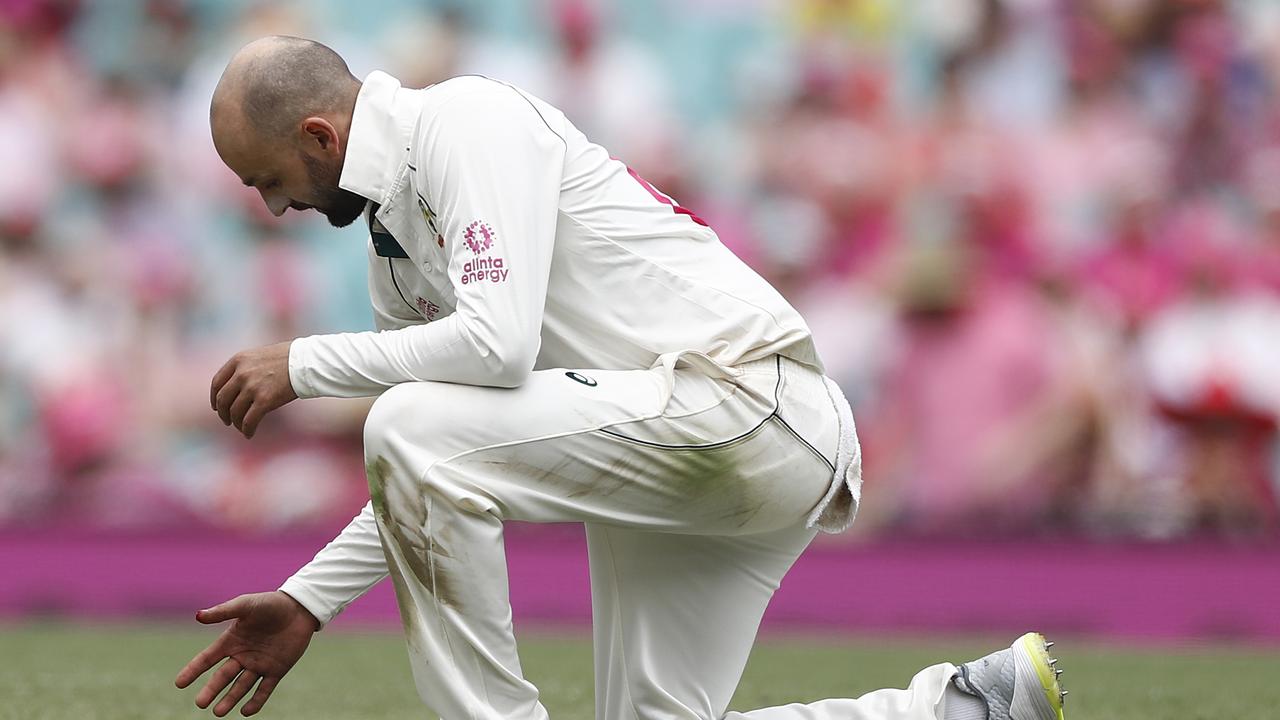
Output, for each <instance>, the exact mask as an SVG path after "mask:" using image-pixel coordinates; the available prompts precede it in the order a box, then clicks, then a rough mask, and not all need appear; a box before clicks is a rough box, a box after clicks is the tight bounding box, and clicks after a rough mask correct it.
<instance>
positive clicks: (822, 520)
mask: <svg viewBox="0 0 1280 720" xmlns="http://www.w3.org/2000/svg"><path fill="white" fill-rule="evenodd" d="M823 380H825V381H826V383H827V394H828V395H830V396H831V403H832V404H833V405H835V406H836V415H837V417H839V419H840V443H839V445H837V446H836V471H835V475H834V476H833V477H832V479H831V488H830V489H829V490H827V494H826V496H825V497H823V498H822V501H821V502H819V503H818V505H817V507H815V508H814V509H813V512H811V513H810V514H809V518H808V521H807V523H806V525H807V526H808V527H811V528H817V529H819V530H821V531H823V532H827V533H839V532H844V531H845V530H848V529H849V527H850V526H851V525H853V519H854V518H855V517H856V516H857V515H858V502H859V501H860V500H861V499H862V446H861V445H859V444H858V431H857V428H855V427H854V425H853V410H851V409H850V408H849V401H848V400H846V399H845V397H844V392H842V391H841V390H840V386H839V385H836V383H835V381H833V380H832V379H831V378H823Z"/></svg>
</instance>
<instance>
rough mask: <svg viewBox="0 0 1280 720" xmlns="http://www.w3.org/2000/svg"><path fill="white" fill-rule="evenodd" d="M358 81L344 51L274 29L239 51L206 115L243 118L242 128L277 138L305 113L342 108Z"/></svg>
mask: <svg viewBox="0 0 1280 720" xmlns="http://www.w3.org/2000/svg"><path fill="white" fill-rule="evenodd" d="M359 92H360V81H359V80H357V79H356V78H355V76H354V75H352V74H351V71H350V70H349V69H348V68H347V63H346V61H344V60H343V59H342V56H341V55H339V54H338V53H336V52H334V51H333V50H332V49H331V48H330V47H328V46H327V45H322V44H321V43H318V42H316V41H314V40H307V39H305V38H296V37H288V36H284V35H272V36H269V37H265V38H261V39H259V40H254V41H253V42H251V43H249V44H248V45H246V46H244V47H243V48H241V49H240V51H239V52H237V53H236V54H235V55H234V56H233V57H232V58H231V61H230V62H229V63H227V68H226V70H224V71H223V73H222V78H221V79H220V80H219V81H218V87H217V89H216V90H214V92H213V102H212V104H211V106H210V109H209V114H210V120H211V121H212V123H213V125H214V128H215V130H214V132H215V134H216V133H217V128H218V125H219V124H220V121H229V122H231V123H233V124H234V123H237V122H238V123H243V125H241V127H240V129H242V130H250V131H253V132H256V133H260V134H262V135H265V136H268V137H274V138H279V137H280V136H281V134H283V133H287V132H289V131H290V130H292V129H293V128H294V127H295V126H296V125H297V123H298V122H300V121H301V120H302V119H303V118H306V117H308V116H311V115H329V114H335V113H341V112H342V111H346V112H347V113H348V114H349V113H350V111H351V108H352V107H353V106H354V105H355V101H356V95H357V94H358V93H359Z"/></svg>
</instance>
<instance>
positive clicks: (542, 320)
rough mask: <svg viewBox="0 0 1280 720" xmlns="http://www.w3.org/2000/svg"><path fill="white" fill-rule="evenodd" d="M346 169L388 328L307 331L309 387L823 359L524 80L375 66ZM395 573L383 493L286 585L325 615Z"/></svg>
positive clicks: (712, 247)
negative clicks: (363, 202) (425, 76)
mask: <svg viewBox="0 0 1280 720" xmlns="http://www.w3.org/2000/svg"><path fill="white" fill-rule="evenodd" d="M338 184H339V185H340V186H341V187H342V188H343V189H345V190H349V191H351V192H354V193H357V194H359V195H361V196H363V197H365V198H368V199H369V201H370V206H369V209H368V211H367V212H366V221H368V222H369V225H370V240H369V247H368V253H369V294H370V297H371V299H372V302H373V312H374V320H375V325H376V327H377V328H378V331H377V332H362V333H341V334H334V335H315V336H312V337H307V338H300V339H298V340H295V341H294V342H293V345H292V346H291V348H290V351H289V378H290V381H291V382H292V383H293V388H294V390H295V391H296V392H297V393H298V395H299V396H300V397H317V396H337V397H354V396H362V395H376V394H379V393H381V392H382V391H383V390H385V389H387V388H389V387H391V386H392V385H395V384H397V383H402V382H410V381H417V380H436V381H448V382H455V383H466V384H473V385H490V386H502V387H511V386H516V385H519V384H521V383H522V382H523V381H524V379H525V378H526V377H527V376H528V374H529V373H530V372H531V371H532V370H534V369H543V368H555V367H563V368H582V369H601V370H628V369H635V370H640V369H647V368H650V367H653V366H655V365H656V364H657V363H658V361H659V357H661V356H668V357H669V356H670V355H671V354H673V353H683V352H694V353H700V354H703V355H705V356H707V357H708V358H710V359H711V360H712V361H714V362H715V363H717V364H719V365H721V366H733V365H737V364H739V363H743V362H749V361H751V360H757V359H761V358H766V357H769V356H770V355H773V354H775V353H777V354H781V355H784V356H786V357H789V358H792V359H794V360H796V361H798V362H801V363H804V364H806V365H810V366H812V367H814V368H816V369H818V370H819V371H821V369H822V367H821V364H820V362H819V360H818V356H817V353H816V351H815V350H814V346H813V342H812V340H811V338H810V334H809V328H808V327H807V326H806V325H805V323H804V321H803V320H801V318H800V315H799V314H798V313H797V312H796V311H795V310H794V309H793V308H792V307H791V306H790V305H789V304H787V302H786V301H785V300H784V299H783V298H782V296H781V295H779V294H778V292H777V291H776V290H774V289H773V288H772V287H771V286H770V285H769V284H768V283H767V282H765V281H764V279H762V278H761V277H760V276H759V275H757V274H756V273H755V272H754V271H752V270H751V269H750V268H749V267H747V266H746V264H744V263H743V262H742V261H741V260H739V259H738V258H737V257H736V256H734V255H733V253H731V252H729V250H728V249H727V248H725V247H724V245H722V244H721V243H720V241H719V239H718V238H717V237H716V235H715V233H714V232H712V230H711V229H710V228H709V227H707V226H706V224H705V223H703V222H702V221H701V220H700V219H698V218H697V217H696V216H695V215H693V214H692V213H691V212H690V211H688V210H686V209H684V208H682V207H680V206H679V205H678V204H677V203H676V202H675V201H674V200H672V199H671V198H669V197H667V196H666V195H663V194H662V193H661V192H659V191H658V190H656V189H655V188H653V187H652V186H651V185H649V184H648V183H647V182H645V181H644V180H643V179H641V178H640V177H639V176H638V175H636V174H635V173H633V172H632V171H630V170H629V169H628V168H627V166H626V165H624V164H623V163H622V162H621V161H618V160H614V159H612V158H610V157H609V154H608V152H606V151H605V149H604V148H602V147H600V146H599V145H595V144H593V143H591V142H590V141H589V140H587V138H586V137H585V136H583V134H582V133H581V132H579V131H578V129H577V128H575V127H574V126H573V125H572V124H571V123H570V122H569V121H568V120H566V119H565V117H564V115H563V113H561V112H560V111H559V110H556V109H555V108H553V107H551V106H550V105H548V104H546V103H544V102H542V101H541V100H538V99H537V98H535V97H532V96H530V95H528V94H527V93H524V92H522V91H520V90H517V89H516V88H513V87H511V86H510V85H507V84H504V83H501V82H497V81H494V80H490V79H488V78H483V77H478V76H468V77H460V78H455V79H452V80H449V81H447V82H443V83H440V84H438V85H433V86H431V87H429V88H426V89H423V90H410V89H405V88H402V87H400V83H399V82H398V81H396V80H395V79H394V78H392V77H391V76H389V75H386V74H384V73H380V72H375V73H372V74H371V75H369V77H368V78H367V79H366V80H365V82H364V85H363V86H362V87H361V89H360V94H359V97H358V98H357V100H356V107H355V114H354V116H353V118H352V123H351V132H350V137H349V139H348V144H347V153H346V161H345V164H344V167H343V170H342V176H341V178H340V180H339V183H338ZM841 401H843V399H841ZM848 427H849V428H850V431H849V432H850V433H852V422H851V421H850V422H849V423H848ZM846 465H847V463H846ZM836 487H837V486H836V484H833V488H836ZM833 494H834V490H833ZM825 503H826V501H824V505H825ZM386 573H387V567H386V561H385V558H384V556H383V552H382V548H381V544H380V542H379V539H378V530H377V526H376V523H375V521H374V517H373V512H372V509H371V507H370V506H369V505H366V506H365V508H364V511H363V512H361V514H360V515H358V516H357V517H356V518H355V519H354V520H352V522H351V524H350V525H348V526H347V528H346V530H344V531H343V532H342V534H341V535H339V536H338V537H337V538H336V539H334V541H333V542H331V543H330V544H329V545H328V546H326V547H325V548H324V549H323V550H322V551H321V552H320V553H319V554H318V555H317V556H316V558H315V560H313V561H312V562H311V563H309V564H308V565H307V566H306V567H304V568H302V569H301V570H299V571H298V573H296V574H295V575H294V576H293V577H291V578H289V580H287V581H286V582H285V583H284V585H283V586H281V589H282V590H284V591H285V592H287V593H289V594H290V595H291V596H293V597H294V598H296V599H297V600H298V601H299V602H300V603H302V604H303V605H304V606H305V607H306V608H307V609H308V610H309V611H310V612H311V613H312V614H313V615H315V616H316V618H317V619H319V620H320V622H321V623H322V624H323V623H327V622H328V621H329V620H330V619H332V618H333V617H334V616H335V615H336V614H337V613H338V612H340V611H341V609H342V608H343V607H345V606H346V605H347V603H349V602H351V601H352V600H354V599H355V598H357V597H359V596H360V595H361V594H363V593H364V592H365V591H366V590H368V589H369V587H371V586H372V585H373V584H374V583H376V582H377V581H378V580H380V579H382V578H383V577H385V576H386Z"/></svg>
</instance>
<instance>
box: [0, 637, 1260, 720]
mask: <svg viewBox="0 0 1280 720" xmlns="http://www.w3.org/2000/svg"><path fill="white" fill-rule="evenodd" d="M212 636H213V631H209V630H204V629H201V628H192V629H187V628H180V627H175V626H173V625H127V626H121V625H107V626H99V625H64V624H36V625H0V718H4V719H5V720H8V719H9V718H13V719H15V720H17V719H19V718H21V719H22V720H33V719H43V718H51V719H56V720H62V719H63V718H67V719H74V720H117V719H120V720H123V719H125V718H129V719H131V720H132V719H142V718H166V719H168V718H196V717H212V715H211V714H209V713H206V712H202V711H200V710H198V709H196V708H195V707H194V706H193V705H192V698H193V697H194V696H195V691H196V689H197V687H192V688H189V689H187V690H185V691H180V690H177V689H175V688H174V687H173V676H174V675H175V674H176V673H177V670H178V668H180V667H181V666H182V665H183V663H185V662H186V661H187V659H188V658H190V656H191V655H193V654H194V653H195V652H197V651H198V650H199V649H200V648H202V647H203V646H204V645H205V643H206V642H208V640H209V639H210V638H211V637H212ZM1057 640H1058V646H1057V647H1056V648H1055V652H1057V654H1058V655H1059V657H1060V659H1061V662H1060V666H1061V667H1065V668H1066V674H1065V675H1064V676H1063V680H1064V681H1065V684H1066V687H1067V688H1068V689H1069V690H1070V691H1071V695H1070V698H1069V700H1068V704H1067V717H1068V718H1101V719H1106V720H1150V719H1151V718H1162V719H1178V720H1181V719H1184V718H1185V719H1187V720H1191V719H1194V718H1203V719H1204V720H1224V719H1236V718H1240V719H1244V718H1251V719H1252V718H1280V682H1277V680H1276V674H1277V671H1280V649H1272V650H1261V649H1248V648H1237V647H1223V646H1214V647H1196V648H1177V649H1173V648H1147V649H1133V648H1121V647H1120V646H1115V645H1098V644H1094V643H1083V642H1073V641H1071V640H1069V639H1062V638H1058V639H1057ZM521 641H522V657H523V660H524V665H525V668H526V672H527V674H528V675H529V677H530V678H531V679H532V680H533V681H534V682H536V683H537V684H538V685H539V687H541V688H542V692H543V699H544V702H545V704H546V706H547V708H548V710H549V711H550V713H551V716H552V717H553V718H556V719H557V720H561V719H565V720H567V719H570V718H573V719H576V718H584V719H585V718H591V715H592V712H591V709H592V700H591V655H590V653H591V650H590V642H589V639H588V638H587V636H586V635H585V634H583V633H581V632H566V633H550V632H545V631H544V632H528V633H522V640H521ZM1004 642H1007V641H1005V640H1003V639H999V640H995V639H967V640H951V639H949V640H944V641H938V642H930V641H926V640H922V639H919V638H914V639H904V640H896V639H886V638H877V639H866V638H860V639H859V638H852V639H847V640H831V639H823V640H815V639H801V638H797V637H786V638H783V637H776V636H775V637H767V638H765V639H764V640H762V641H761V643H760V644H759V645H758V646H757V648H756V652H755V654H754V655H753V656H752V659H751V662H750V664H749V666H748V668H747V672H746V676H745V677H744V678H743V682H742V685H741V687H740V688H739V690H738V694H737V696H736V697H735V698H734V702H733V706H732V707H733V708H734V709H739V710H746V709H751V708H757V707H764V706H769V705H777V704H781V703H786V702H792V701H807V700H812V699H816V698H822V697H851V696H856V695H858V694H861V693H862V692H865V691H867V690H873V689H875V688H879V687H887V686H895V687H901V686H903V685H905V684H906V682H907V680H909V679H910V677H911V675H912V674H913V673H914V672H915V670H917V669H919V668H920V667H923V666H925V665H928V664H931V663H933V662H936V661H938V660H952V661H963V660H966V659H969V658H971V657H974V656H977V655H981V654H983V653H985V652H986V651H987V650H988V649H992V648H994V647H995V646H996V645H997V644H1003V643H1004ZM1059 651H1060V652H1059ZM426 716H427V713H426V711H425V710H424V709H423V706H422V705H420V704H419V702H418V699H417V696H416V695H415V693H414V690H413V686H412V683H411V680H410V677H409V669H408V664H407V661H406V659H405V651H404V646H403V644H402V641H401V639H400V637H399V636H398V635H395V634H391V633H369V634H366V633H353V632H344V631H341V630H336V631H330V632H326V633H324V634H323V635H321V636H320V637H319V638H317V639H316V641H315V642H314V643H312V645H311V650H310V651H309V653H308V654H307V656H306V657H305V658H304V659H303V661H302V662H301V663H300V664H299V665H298V667H296V668H295V669H294V671H293V673H291V674H290V676H289V677H288V678H287V679H286V680H285V682H284V683H283V684H282V685H281V686H280V688H279V689H278V690H277V691H276V693H275V695H274V696H273V697H272V699H271V702H270V703H269V704H268V705H267V707H266V709H265V710H264V711H263V712H262V713H260V714H259V717H263V718H268V719H279V720H294V719H302V718H305V719H307V720H317V719H320V718H335V719H351V720H364V719H367V720H374V719H375V718H376V719H381V718H421V717H426ZM232 717H238V714H233V715H232Z"/></svg>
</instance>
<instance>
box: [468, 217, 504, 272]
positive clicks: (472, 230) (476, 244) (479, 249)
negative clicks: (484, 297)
mask: <svg viewBox="0 0 1280 720" xmlns="http://www.w3.org/2000/svg"><path fill="white" fill-rule="evenodd" d="M462 239H463V241H465V242H466V243H467V247H468V248H470V249H471V252H472V253H473V254H475V256H476V257H475V258H473V259H471V260H468V261H467V262H466V264H464V265H463V266H462V277H461V278H459V282H461V283H462V284H463V285H469V284H471V283H473V282H484V281H488V282H493V283H500V282H506V281H507V273H508V272H510V269H509V268H507V267H506V261H504V260H503V259H502V257H501V256H498V257H493V256H492V255H485V256H483V257H481V255H480V254H481V253H487V252H488V251H489V250H491V249H493V243H494V241H495V240H497V239H498V234H497V233H496V232H494V231H493V228H492V227H490V226H489V223H487V222H484V221H482V220H476V221H475V222H473V223H471V224H470V225H468V226H467V229H466V230H463V231H462Z"/></svg>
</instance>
